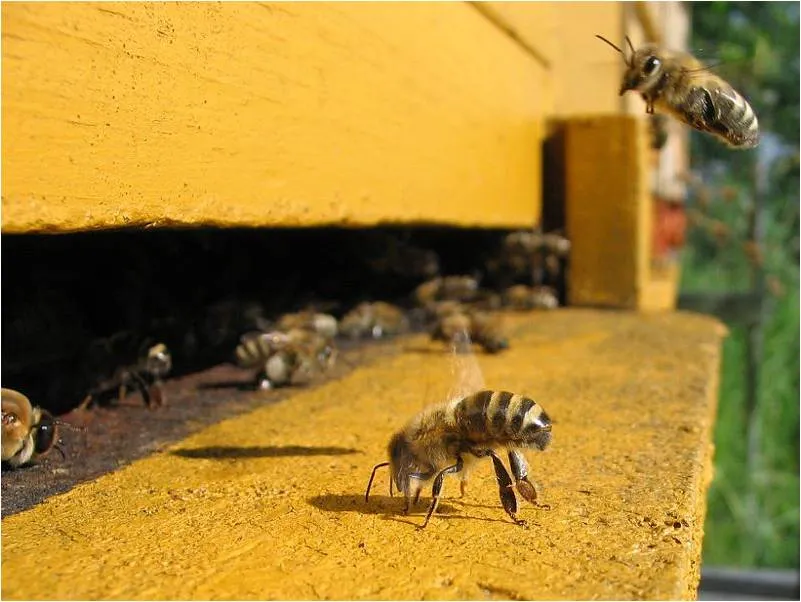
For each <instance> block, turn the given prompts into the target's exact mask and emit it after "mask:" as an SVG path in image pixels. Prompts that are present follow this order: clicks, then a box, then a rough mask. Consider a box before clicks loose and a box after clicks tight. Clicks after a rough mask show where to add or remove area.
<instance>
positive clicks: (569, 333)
mask: <svg viewBox="0 0 801 602" xmlns="http://www.w3.org/2000/svg"><path fill="white" fill-rule="evenodd" d="M507 326H508V328H509V333H510V336H511V348H510V349H509V350H508V351H507V352H504V353H502V354H500V355H497V356H484V355H482V356H480V357H479V361H480V365H481V368H482V370H483V372H484V377H485V380H486V384H487V385H488V386H489V387H492V388H504V389H509V390H511V391H516V392H520V393H524V394H527V395H529V396H532V397H534V398H535V399H536V400H537V401H538V402H539V403H540V404H542V405H543V406H544V407H545V408H546V410H547V411H548V413H549V414H550V416H551V417H552V419H553V423H554V426H553V429H554V430H553V432H554V441H553V444H552V446H551V447H550V448H549V449H548V450H546V451H545V452H544V453H535V452H532V453H530V454H528V455H529V461H530V464H531V473H530V474H531V476H532V478H533V479H534V480H535V481H537V482H538V483H539V484H540V485H541V486H542V488H543V492H542V501H543V502H547V503H548V504H550V505H551V509H550V510H539V509H535V508H533V507H531V506H530V505H523V506H522V507H521V512H520V516H521V517H522V518H524V519H526V520H528V521H529V523H530V529H528V530H524V529H522V528H520V527H518V526H516V525H514V524H513V523H511V522H510V521H509V520H508V518H507V517H506V515H505V514H504V512H503V510H502V509H501V507H500V502H499V500H498V491H497V485H496V484H495V478H494V475H493V473H492V470H491V468H490V466H489V463H485V464H483V465H479V466H478V467H477V468H476V472H475V474H474V476H473V478H472V479H471V482H470V487H469V489H468V495H467V496H466V497H465V498H463V499H460V498H458V497H457V496H458V489H459V488H458V486H457V484H456V482H455V480H453V479H446V482H445V487H444V495H445V496H446V497H445V499H444V500H443V501H442V503H441V504H440V508H441V512H440V513H438V515H437V516H435V517H433V518H432V520H431V523H430V524H429V526H428V528H427V529H426V530H425V531H418V530H417V529H416V528H415V527H416V526H417V525H419V524H420V523H421V522H422V520H423V516H422V512H423V509H424V507H421V508H419V509H418V510H417V511H416V512H414V513H413V514H412V515H411V516H404V515H403V514H402V511H401V508H402V501H401V500H400V499H398V498H397V496H396V497H395V498H390V497H389V496H388V495H387V480H386V479H387V473H386V472H381V473H379V476H378V481H377V483H376V485H375V486H374V490H373V496H372V497H371V500H370V502H369V503H365V501H364V488H365V485H366V481H367V478H368V476H369V474H370V470H371V469H372V467H373V465H374V464H375V463H376V462H379V461H382V460H383V459H384V455H385V453H386V451H385V450H386V444H387V441H388V439H389V437H390V435H391V434H392V432H393V431H394V430H396V429H398V428H400V427H401V426H402V424H403V423H404V422H405V421H406V420H407V419H408V418H409V417H410V416H411V415H412V414H413V413H414V412H417V411H418V410H420V409H421V408H422V407H423V405H424V404H425V403H426V402H431V401H438V400H440V399H442V396H443V395H444V394H445V393H446V392H447V391H448V390H449V389H450V388H451V387H452V385H453V382H452V381H451V378H452V377H451V371H450V369H449V358H448V357H447V355H446V354H445V353H443V351H442V348H441V346H439V345H434V344H431V343H428V342H426V341H425V340H423V338H422V337H414V338H410V339H405V340H402V341H400V342H399V343H398V344H399V345H400V346H402V347H403V348H404V351H403V352H402V353H401V354H399V355H396V356H393V357H392V358H390V359H386V360H382V361H380V362H376V363H375V364H373V365H371V366H368V367H365V368H361V369H357V370H355V371H354V372H352V373H351V374H350V375H349V376H346V377H345V378H343V379H342V380H340V381H333V382H330V383H327V384H325V385H323V386H321V387H319V388H316V389H311V390H304V391H298V392H297V394H295V395H293V396H291V397H289V398H288V399H286V400H285V401H283V402H280V403H278V404H275V405H268V406H265V407H263V408H260V409H258V410H256V411H254V412H253V413H250V414H247V415H243V416H240V417H238V418H234V419H231V420H228V421H226V422H222V423H220V424H218V425H216V426H213V427H210V428H208V429H206V430H204V431H201V432H200V433H198V434H196V435H194V436H192V437H190V438H189V439H187V440H185V441H183V442H181V443H179V444H177V445H175V446H172V447H171V448H168V449H165V450H163V451H162V452H161V453H158V454H156V455H154V456H152V457H150V458H147V459H144V460H141V461H138V462H136V463H134V464H132V465H130V466H128V467H126V468H124V469H121V470H119V471H118V472H116V473H113V474H110V475H107V476H105V477H102V478H100V479H98V480H97V481H94V482H92V483H86V484H83V485H80V486H78V487H77V488H75V489H74V490H72V491H71V492H69V493H67V494H64V495H61V496H58V497H55V498H51V499H50V500H49V501H47V502H45V503H43V504H42V505H40V506H37V507H35V508H33V509H31V510H28V511H25V512H22V513H20V514H16V515H14V516H11V517H9V518H6V519H4V520H3V521H2V531H3V538H2V570H3V583H2V596H3V598H4V599H62V600H63V599H112V598H113V599H205V600H217V599H237V600H239V599H261V600H265V599H307V600H317V599H341V600H347V599H374V600H377V599H390V600H406V599H410V600H420V599H461V600H466V599H480V600H484V599H505V600H508V599H512V600H548V599H568V600H583V599H612V600H630V599H632V600H633V599H664V600H675V599H693V598H694V597H695V595H696V588H697V585H698V577H699V568H700V556H701V541H702V536H703V521H704V516H705V508H706V490H707V486H708V484H709V480H710V478H711V470H712V428H713V424H714V416H715V407H716V401H717V375H718V366H719V361H720V341H721V337H722V336H723V329H722V327H721V326H720V325H719V324H718V323H717V322H715V321H714V320H712V319H710V318H707V317H701V316H695V315H690V314H682V313H669V314H660V315H650V316H648V315H637V314H633V313H629V312H603V311H591V310H557V311H555V312H553V313H539V314H529V315H526V316H517V317H514V318H512V317H509V318H508V323H507ZM143 411H144V410H143ZM337 450H339V452H340V453H335V452H336V451H337ZM426 493H427V492H426ZM45 544H46V545H45ZM31 575H35V576H36V578H31Z"/></svg>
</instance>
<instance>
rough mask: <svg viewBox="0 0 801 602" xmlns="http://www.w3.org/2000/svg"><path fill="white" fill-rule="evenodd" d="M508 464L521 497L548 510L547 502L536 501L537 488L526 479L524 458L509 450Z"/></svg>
mask: <svg viewBox="0 0 801 602" xmlns="http://www.w3.org/2000/svg"><path fill="white" fill-rule="evenodd" d="M509 466H511V467H512V474H513V475H514V477H515V483H516V485H517V491H518V492H519V493H520V495H522V496H523V498H524V499H525V500H527V501H529V502H531V503H532V504H534V505H535V506H538V507H540V508H547V509H548V510H550V508H551V507H550V506H549V505H548V504H540V503H539V502H538V501H537V490H536V488H535V487H534V484H533V483H532V482H531V481H529V480H528V464H527V463H526V459H525V458H524V457H523V454H521V453H520V452H518V451H514V450H513V451H510V452H509Z"/></svg>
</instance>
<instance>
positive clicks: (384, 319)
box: [339, 301, 409, 339]
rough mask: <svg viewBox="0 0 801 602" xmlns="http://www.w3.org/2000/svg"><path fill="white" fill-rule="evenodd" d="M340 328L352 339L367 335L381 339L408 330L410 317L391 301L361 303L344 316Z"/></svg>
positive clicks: (344, 334) (342, 332)
mask: <svg viewBox="0 0 801 602" xmlns="http://www.w3.org/2000/svg"><path fill="white" fill-rule="evenodd" d="M339 329H340V332H341V334H342V335H343V336H346V337H349V338H351V339H359V338H362V337H365V336H370V337H372V338H374V339H380V338H381V337H385V336H395V335H398V334H403V333H405V332H408V330H409V319H408V318H407V317H406V316H405V315H404V313H403V310H402V309H401V308H400V307H396V306H395V305H392V304H391V303H385V302H384V301H375V302H373V303H360V304H359V305H357V306H356V307H354V308H353V309H352V310H350V311H349V312H348V313H347V314H345V315H344V316H343V317H342V320H341V321H340V324H339Z"/></svg>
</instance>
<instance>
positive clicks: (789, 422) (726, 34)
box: [682, 2, 799, 567]
mask: <svg viewBox="0 0 801 602" xmlns="http://www.w3.org/2000/svg"><path fill="white" fill-rule="evenodd" d="M692 23H693V38H692V42H691V47H692V48H693V50H694V51H696V52H697V53H698V54H700V55H702V56H703V57H704V58H705V59H706V60H708V61H710V62H712V56H711V55H715V57H714V58H715V59H717V60H719V61H720V62H722V66H721V67H720V68H719V69H717V71H718V72H719V73H720V74H721V75H722V76H723V77H724V78H726V79H727V80H728V81H730V82H731V83H732V84H733V85H734V86H735V87H736V88H737V89H738V90H739V91H740V92H742V93H743V94H744V95H745V96H746V97H747V98H748V99H749V100H750V102H751V104H752V106H753V108H754V110H755V111H756V113H757V115H758V118H759V123H760V130H761V132H762V135H763V136H762V143H761V145H760V148H759V149H758V150H757V151H745V152H743V151H733V150H731V149H728V148H726V147H725V146H723V145H721V144H719V143H718V142H717V141H716V140H714V139H712V138H711V137H708V136H702V135H698V134H693V138H692V149H693V150H692V160H693V168H694V170H695V171H696V172H697V173H698V174H700V175H701V177H702V180H703V185H702V186H697V187H695V188H694V189H693V191H692V193H691V195H690V198H689V200H688V207H689V209H690V210H691V211H694V212H695V214H696V215H702V216H703V218H702V219H701V220H700V222H698V223H702V224H704V227H701V226H699V225H698V223H697V224H696V227H693V228H692V229H691V231H690V232H689V236H688V246H687V249H686V250H685V253H684V256H683V274H684V275H683V282H682V288H683V290H685V291H688V290H692V291H705V292H718V293H727V294H729V293H732V292H744V291H754V292H756V293H760V291H764V296H763V299H764V302H763V303H762V304H761V305H757V306H756V307H755V313H754V315H753V316H750V317H749V318H748V319H746V320H738V321H734V322H730V323H729V324H728V325H729V328H730V336H729V338H728V339H727V341H726V342H725V344H724V357H723V366H722V374H721V386H720V400H719V413H718V422H717V426H716V435H715V443H716V476H715V480H714V482H713V485H712V489H711V492H710V498H709V512H708V517H707V524H706V536H705V540H704V562H706V563H710V564H724V565H740V566H774V567H797V566H798V564H799V464H798V458H799V194H798V192H799V139H798V138H799V77H798V72H799V53H798V48H799V5H798V4H797V3H785V2H764V3H763V2H737V3H735V2H699V3H693V6H692ZM702 51H703V52H702ZM756 199H758V201H757V200H756ZM752 236H757V239H755V240H757V241H758V242H759V247H760V250H761V253H760V254H759V256H757V257H755V256H754V253H753V248H754V244H753V243H754V239H752V238H751V237H752ZM758 317H761V325H760V326H759V328H760V330H759V331H758V332H759V336H757V337H756V338H753V337H752V338H751V339H749V334H748V324H753V323H760V322H758V321H757V318H758ZM754 340H756V341H758V343H757V345H756V347H753V345H754V343H753V341H754ZM759 341H761V344H759ZM751 348H754V349H761V353H760V354H759V357H758V366H757V379H756V389H755V391H754V392H753V393H752V392H749V386H750V383H749V380H748V378H747V369H746V366H747V361H748V350H749V349H751ZM749 442H750V443H749ZM754 442H756V444H754Z"/></svg>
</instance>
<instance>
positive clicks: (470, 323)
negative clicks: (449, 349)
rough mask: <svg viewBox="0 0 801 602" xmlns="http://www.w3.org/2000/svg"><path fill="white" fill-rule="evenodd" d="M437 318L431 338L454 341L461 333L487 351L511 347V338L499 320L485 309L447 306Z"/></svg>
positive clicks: (494, 351) (496, 351)
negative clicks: (505, 332) (508, 337)
mask: <svg viewBox="0 0 801 602" xmlns="http://www.w3.org/2000/svg"><path fill="white" fill-rule="evenodd" d="M446 309H447V311H442V306H441V313H440V316H439V318H438V319H437V322H436V324H435V325H434V329H433V331H432V333H431V338H432V340H434V341H444V342H445V343H448V344H450V343H452V342H453V341H454V338H455V337H457V336H458V335H459V334H460V333H462V332H466V333H467V335H468V336H469V337H470V338H471V339H472V340H473V341H475V342H476V343H477V344H478V345H480V346H481V348H482V349H484V351H486V352H487V353H498V352H499V351H502V350H504V349H508V348H509V340H508V339H507V338H506V335H505V334H504V333H503V332H502V330H501V327H500V323H499V321H498V320H497V319H496V318H494V317H493V316H491V315H489V314H488V313H486V312H483V311H477V310H473V309H469V308H466V307H456V306H447V308H446Z"/></svg>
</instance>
